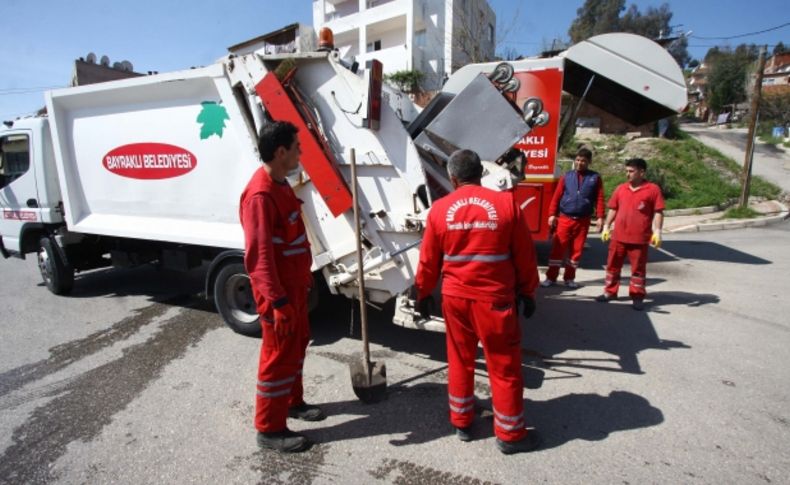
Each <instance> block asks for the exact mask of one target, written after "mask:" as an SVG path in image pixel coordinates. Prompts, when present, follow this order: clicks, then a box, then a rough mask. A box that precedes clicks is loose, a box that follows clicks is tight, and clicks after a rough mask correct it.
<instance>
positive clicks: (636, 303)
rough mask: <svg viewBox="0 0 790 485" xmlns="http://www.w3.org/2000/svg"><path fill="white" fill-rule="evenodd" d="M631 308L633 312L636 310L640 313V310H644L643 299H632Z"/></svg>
mask: <svg viewBox="0 0 790 485" xmlns="http://www.w3.org/2000/svg"><path fill="white" fill-rule="evenodd" d="M631 307H632V308H633V309H634V310H636V311H638V312H641V311H642V310H644V309H645V301H644V300H643V299H641V298H634V299H633V300H632V301H631Z"/></svg>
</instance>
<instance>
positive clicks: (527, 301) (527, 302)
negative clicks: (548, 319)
mask: <svg viewBox="0 0 790 485" xmlns="http://www.w3.org/2000/svg"><path fill="white" fill-rule="evenodd" d="M518 299H519V300H521V303H522V305H523V306H522V307H521V314H522V315H524V318H529V317H531V316H532V314H533V313H535V299H534V298H532V297H530V296H525V295H521V296H519V297H518Z"/></svg>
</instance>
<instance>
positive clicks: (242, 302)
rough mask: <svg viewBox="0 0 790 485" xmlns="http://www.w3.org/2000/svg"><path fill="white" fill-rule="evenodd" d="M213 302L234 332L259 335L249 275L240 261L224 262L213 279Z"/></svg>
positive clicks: (253, 335) (259, 328) (251, 335)
mask: <svg viewBox="0 0 790 485" xmlns="http://www.w3.org/2000/svg"><path fill="white" fill-rule="evenodd" d="M214 304H215V305H216V307H217V311H218V312H219V314H220V315H221V316H222V319H223V320H224V321H225V323H226V324H227V325H228V326H229V327H230V328H231V329H232V330H233V331H234V332H236V333H240V334H242V335H247V336H250V337H260V336H261V324H260V321H259V319H258V312H257V305H256V304H255V299H254V298H253V296H252V288H251V286H250V277H249V276H248V275H247V272H246V271H245V270H244V265H243V264H241V263H235V262H234V263H229V264H226V265H225V266H224V267H223V268H222V269H221V270H220V271H219V273H217V278H216V280H215V281H214Z"/></svg>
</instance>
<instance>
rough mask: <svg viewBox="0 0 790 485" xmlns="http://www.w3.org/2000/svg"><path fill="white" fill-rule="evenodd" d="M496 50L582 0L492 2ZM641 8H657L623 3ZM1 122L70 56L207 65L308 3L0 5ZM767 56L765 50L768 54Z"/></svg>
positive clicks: (722, 29)
mask: <svg viewBox="0 0 790 485" xmlns="http://www.w3.org/2000/svg"><path fill="white" fill-rule="evenodd" d="M489 3H490V4H491V6H492V8H493V9H494V11H495V12H496V14H497V18H498V24H499V26H498V28H499V30H500V31H501V32H507V36H506V37H505V38H504V39H502V38H500V39H499V41H500V42H501V43H500V46H499V47H500V49H501V48H502V47H508V48H513V49H515V50H516V51H517V52H518V53H521V54H524V55H533V54H536V53H537V52H539V51H540V50H541V48H542V47H543V46H548V45H550V44H551V42H552V40H553V39H555V38H560V39H567V32H568V27H569V26H570V23H571V21H572V20H573V19H574V18H575V17H576V9H577V8H579V7H580V6H581V5H582V4H583V0H489ZM632 3H634V4H636V5H637V6H638V7H639V8H640V10H641V11H644V10H645V8H646V7H648V6H659V5H660V4H661V3H662V2H661V1H660V0H659V1H644V0H639V1H628V2H627V4H628V5H630V4H632ZM667 3H669V5H670V9H671V10H672V12H673V13H674V16H673V19H672V24H673V25H677V24H682V27H679V28H680V29H682V30H683V31H689V30H690V31H692V34H691V35H692V37H691V38H690V39H689V44H690V49H689V50H690V52H691V54H692V56H693V57H698V58H699V57H702V56H704V55H705V52H707V50H708V48H709V47H711V46H713V45H717V44H718V45H732V46H735V45H738V44H739V43H757V44H769V45H773V44H775V43H776V42H778V41H783V42H784V43H785V44H786V45H790V25H788V26H786V27H784V28H781V29H778V30H774V31H772V32H768V33H766V34H761V35H754V36H748V37H743V38H737V39H732V40H729V41H728V40H715V39H703V38H701V37H727V36H733V35H739V34H745V33H749V32H755V31H760V30H764V29H768V28H771V27H775V26H777V25H781V24H784V23H788V22H790V10H788V8H787V0H752V1H746V0H682V1H678V0H670V1H668V2H667ZM0 5H2V10H0V16H1V18H2V25H3V28H2V31H3V34H4V35H3V40H2V42H0V72H1V73H2V75H0V120H5V119H11V118H13V117H16V116H21V115H25V114H30V113H32V112H34V111H35V110H37V109H38V108H40V107H41V106H43V105H44V94H43V91H44V90H45V89H47V88H52V87H60V86H65V85H67V84H68V82H69V79H70V77H71V71H72V65H73V64H72V63H73V61H74V59H76V58H78V57H83V56H85V55H87V54H88V52H95V53H96V54H97V55H98V56H102V55H107V56H108V57H109V58H110V61H111V62H115V61H121V60H129V61H131V62H132V64H134V67H135V70H136V71H138V72H146V71H159V72H166V71H172V70H178V69H186V68H189V67H191V66H201V65H207V64H210V63H212V62H214V61H215V60H216V59H218V58H220V57H222V56H223V55H224V54H225V53H226V48H227V47H228V46H230V45H233V44H236V43H238V42H241V41H244V40H247V39H249V38H252V37H256V36H258V35H261V34H264V33H267V32H271V31H273V30H276V29H278V28H280V27H283V26H285V25H287V24H290V23H293V22H302V23H306V24H312V2H311V1H310V0H286V1H272V0H257V1H254V0H224V1H215V0H214V1H211V0H191V1H184V0H129V1H123V0H74V1H64V0H0ZM769 49H770V47H769Z"/></svg>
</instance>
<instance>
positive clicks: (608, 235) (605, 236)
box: [601, 227, 612, 243]
mask: <svg viewBox="0 0 790 485" xmlns="http://www.w3.org/2000/svg"><path fill="white" fill-rule="evenodd" d="M610 239H612V231H611V230H610V229H609V228H608V227H604V228H603V231H601V241H603V242H605V243H606V242H609V240H610Z"/></svg>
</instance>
